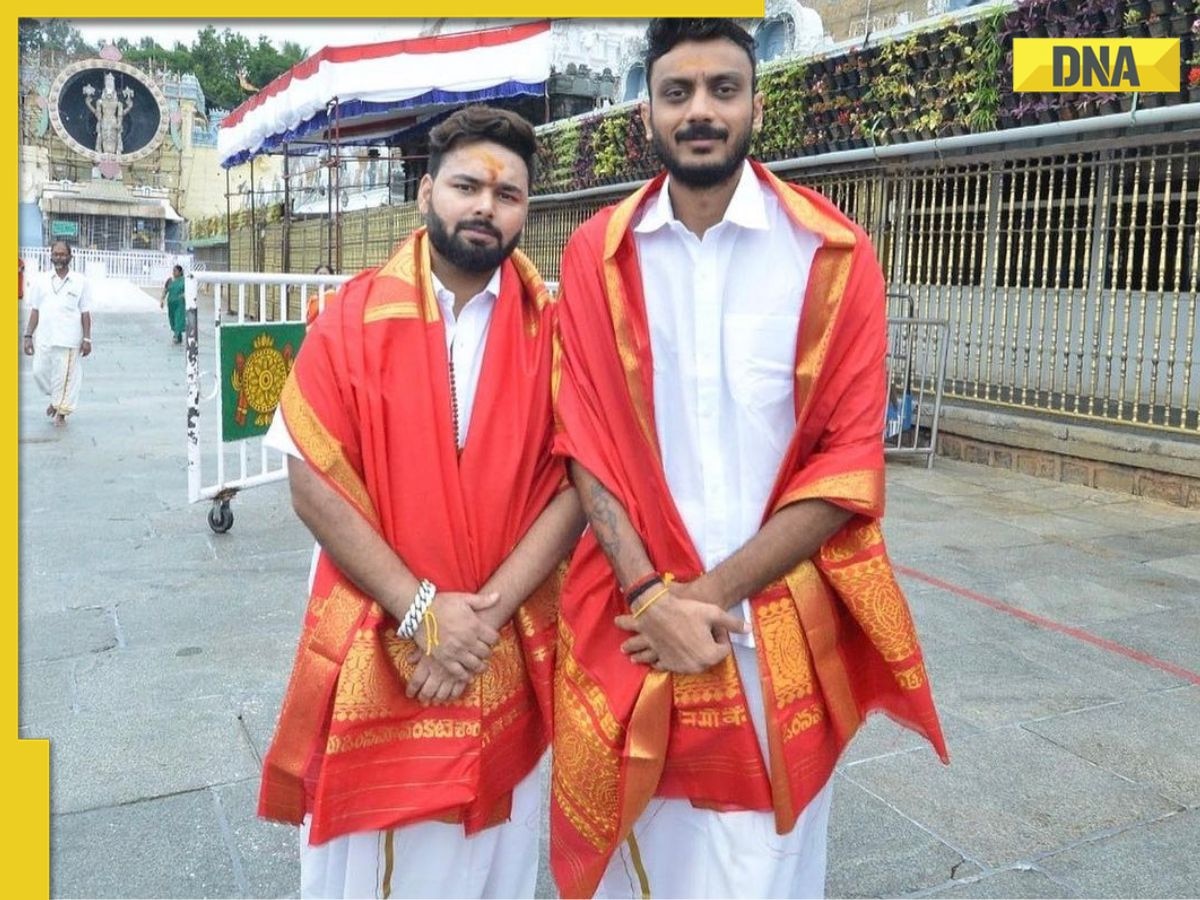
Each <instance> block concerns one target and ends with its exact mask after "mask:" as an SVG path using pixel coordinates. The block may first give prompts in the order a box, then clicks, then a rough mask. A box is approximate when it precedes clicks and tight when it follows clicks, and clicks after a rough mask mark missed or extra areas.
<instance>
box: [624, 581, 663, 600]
mask: <svg viewBox="0 0 1200 900" xmlns="http://www.w3.org/2000/svg"><path fill="white" fill-rule="evenodd" d="M656 584H662V579H661V578H659V577H658V576H657V575H655V576H654V577H653V578H647V579H646V581H645V582H644V583H642V584H639V585H638V586H637V587H635V588H634V589H633V591H631V592H630V593H628V594H626V595H625V602H626V603H627V604H629V605H630V606H633V601H634V600H636V599H637V598H638V597H640V596H642V594H644V593H646V591H648V590H650V588H652V587H654V586H655V585H656Z"/></svg>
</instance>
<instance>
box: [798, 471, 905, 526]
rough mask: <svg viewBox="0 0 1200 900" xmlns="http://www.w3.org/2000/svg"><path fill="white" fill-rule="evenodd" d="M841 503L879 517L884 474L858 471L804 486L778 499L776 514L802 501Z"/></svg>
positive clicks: (825, 478) (840, 474) (833, 476)
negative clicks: (836, 501)
mask: <svg viewBox="0 0 1200 900" xmlns="http://www.w3.org/2000/svg"><path fill="white" fill-rule="evenodd" d="M812 499H818V500H829V501H835V500H841V501H845V502H848V503H851V504H853V505H854V506H856V507H858V509H857V512H861V513H862V514H864V515H868V516H878V515H880V514H881V513H882V511H883V510H882V507H883V472H882V471H881V470H879V469H858V470H856V471H853V472H839V473H838V474H837V475H827V476H825V477H824V478H818V479H817V480H815V481H811V482H809V483H808V484H803V485H801V486H800V487H798V488H796V489H795V490H792V491H789V492H788V493H786V494H784V495H783V496H782V497H780V498H779V502H778V503H776V504H775V512H778V511H779V510H781V509H783V508H784V507H785V506H788V505H789V504H792V503H797V502H799V501H800V500H812Z"/></svg>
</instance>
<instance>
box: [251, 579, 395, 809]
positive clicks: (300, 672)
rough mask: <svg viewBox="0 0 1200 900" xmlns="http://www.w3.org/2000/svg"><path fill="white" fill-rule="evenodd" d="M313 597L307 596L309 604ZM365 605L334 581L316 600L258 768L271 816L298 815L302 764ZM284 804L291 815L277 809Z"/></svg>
mask: <svg viewBox="0 0 1200 900" xmlns="http://www.w3.org/2000/svg"><path fill="white" fill-rule="evenodd" d="M317 599H318V598H315V597H314V598H310V600H309V604H310V607H311V606H315V605H316V601H317ZM370 606H371V604H370V603H369V602H367V601H365V600H364V599H363V598H362V596H361V595H360V594H358V593H357V592H356V591H354V590H351V589H348V588H346V587H344V586H342V585H334V587H333V589H332V590H331V591H330V593H329V596H328V597H327V598H325V599H324V601H323V602H322V603H321V613H320V617H319V618H318V619H317V621H316V623H315V624H314V625H313V626H312V627H311V628H309V629H306V632H305V635H304V638H303V645H302V647H301V649H300V652H299V653H298V654H297V656H296V664H295V667H294V669H293V670H292V676H291V678H290V679H289V680H288V688H287V693H286V694H285V695H284V699H283V708H282V709H281V710H280V712H279V725H278V727H277V729H276V732H275V738H274V740H272V742H271V750H270V752H269V753H268V756H267V761H266V762H267V767H266V768H265V769H264V772H263V778H264V779H267V780H269V782H270V784H271V788H272V790H271V791H270V792H264V796H265V795H267V793H269V794H270V795H271V796H272V798H273V799H272V801H271V802H270V804H269V806H268V807H267V808H266V809H265V810H264V811H265V812H268V813H269V814H271V815H272V816H276V815H278V816H279V817H280V818H283V819H285V820H287V821H294V822H297V823H298V822H299V821H300V817H301V816H302V815H303V812H304V810H303V798H304V790H303V777H304V768H305V766H306V765H307V764H308V758H309V754H310V753H311V752H312V750H313V748H314V745H315V742H316V740H317V738H318V737H319V736H320V734H321V731H322V728H323V726H324V722H325V714H326V710H327V709H328V704H329V702H330V700H331V698H332V696H333V692H334V689H335V687H336V683H337V678H338V675H339V673H340V671H341V659H342V657H343V656H344V655H345V653H346V650H347V649H348V647H349V643H350V639H351V638H352V637H353V635H354V633H355V632H356V631H357V630H358V624H359V622H361V621H362V618H363V616H364V615H365V614H366V612H367V610H369V609H370ZM277 792H283V793H284V794H286V795H289V798H290V800H289V802H286V803H280V802H277V799H276V798H277ZM285 805H286V806H287V807H288V811H289V812H294V814H293V815H288V814H286V813H282V812H279V807H280V806H285ZM293 806H294V807H295V809H294V810H292V807H293Z"/></svg>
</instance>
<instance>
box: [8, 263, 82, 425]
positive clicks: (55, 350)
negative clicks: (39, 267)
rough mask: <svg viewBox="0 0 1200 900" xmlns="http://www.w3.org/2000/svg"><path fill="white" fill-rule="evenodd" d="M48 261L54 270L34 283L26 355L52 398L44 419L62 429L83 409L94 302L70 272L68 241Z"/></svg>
mask: <svg viewBox="0 0 1200 900" xmlns="http://www.w3.org/2000/svg"><path fill="white" fill-rule="evenodd" d="M50 261H51V263H52V264H53V269H51V270H50V271H48V272H41V273H39V274H38V275H37V276H36V277H35V278H34V280H33V283H32V284H31V285H30V291H29V305H30V307H32V309H31V310H30V313H29V323H28V324H27V325H26V326H25V338H24V351H25V355H26V356H32V357H33V380H34V382H35V383H36V384H37V386H38V387H39V388H41V390H42V391H43V392H44V393H45V394H46V396H48V397H49V398H50V405H49V406H47V407H46V415H47V416H50V417H52V418H53V419H54V422H55V424H56V425H61V424H63V423H64V422H65V421H66V417H67V416H69V415H70V414H71V413H73V412H74V411H75V409H76V407H77V406H78V405H79V389H80V386H81V385H82V383H83V366H82V360H83V357H85V356H87V355H88V354H90V353H91V350H92V337H91V331H92V316H91V312H90V309H91V299H90V291H89V290H88V284H87V280H86V279H85V278H84V277H83V276H82V275H80V274H79V273H78V272H72V271H71V270H70V265H71V248H70V246H69V245H68V244H67V243H66V242H65V241H55V243H54V245H53V246H52V247H51V250H50Z"/></svg>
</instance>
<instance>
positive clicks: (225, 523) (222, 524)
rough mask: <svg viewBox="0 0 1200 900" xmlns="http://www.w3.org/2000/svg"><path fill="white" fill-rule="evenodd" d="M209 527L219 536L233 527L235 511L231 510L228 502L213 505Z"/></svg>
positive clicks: (209, 517)
mask: <svg viewBox="0 0 1200 900" xmlns="http://www.w3.org/2000/svg"><path fill="white" fill-rule="evenodd" d="M208 527H209V528H211V529H212V530H213V531H215V532H216V533H217V534H224V533H225V532H227V531H228V530H229V529H230V528H232V527H233V510H232V509H230V508H229V501H228V500H223V501H222V502H221V503H214V504H213V505H212V508H211V509H210V510H209V511H208Z"/></svg>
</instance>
